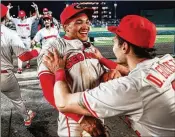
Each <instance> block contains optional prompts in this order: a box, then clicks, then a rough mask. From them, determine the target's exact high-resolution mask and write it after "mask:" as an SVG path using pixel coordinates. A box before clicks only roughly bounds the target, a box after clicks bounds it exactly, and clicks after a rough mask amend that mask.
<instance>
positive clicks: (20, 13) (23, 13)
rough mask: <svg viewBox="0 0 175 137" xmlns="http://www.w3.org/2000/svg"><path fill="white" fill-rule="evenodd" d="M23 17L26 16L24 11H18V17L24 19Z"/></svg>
mask: <svg viewBox="0 0 175 137" xmlns="http://www.w3.org/2000/svg"><path fill="white" fill-rule="evenodd" d="M25 16H26V13H25V11H23V10H20V11H19V12H18V17H20V18H23V17H25Z"/></svg>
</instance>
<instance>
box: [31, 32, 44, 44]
mask: <svg viewBox="0 0 175 137" xmlns="http://www.w3.org/2000/svg"><path fill="white" fill-rule="evenodd" d="M33 39H34V41H36V42H40V40H41V39H42V36H41V30H39V31H38V32H37V33H36V35H35V37H34V38H33Z"/></svg>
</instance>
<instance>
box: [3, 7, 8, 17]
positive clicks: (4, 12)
mask: <svg viewBox="0 0 175 137" xmlns="http://www.w3.org/2000/svg"><path fill="white" fill-rule="evenodd" d="M7 11H8V8H7V7H6V6H5V5H3V4H1V18H3V17H4V16H5V15H6V14H7Z"/></svg>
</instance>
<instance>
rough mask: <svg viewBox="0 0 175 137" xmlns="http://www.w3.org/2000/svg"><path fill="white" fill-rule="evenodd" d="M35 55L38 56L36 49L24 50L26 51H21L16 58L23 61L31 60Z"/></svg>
mask: <svg viewBox="0 0 175 137" xmlns="http://www.w3.org/2000/svg"><path fill="white" fill-rule="evenodd" d="M37 56H38V51H37V50H32V51H26V52H24V53H22V54H21V55H19V56H18V58H19V59H20V60H21V61H23V62H25V61H28V60H31V59H33V58H35V57H37Z"/></svg>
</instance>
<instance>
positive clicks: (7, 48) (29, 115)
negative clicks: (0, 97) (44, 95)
mask: <svg viewBox="0 0 175 137" xmlns="http://www.w3.org/2000/svg"><path fill="white" fill-rule="evenodd" d="M7 10H8V8H7V7H6V6H4V5H3V4H1V92H2V93H3V94H4V95H6V96H7V97H8V98H9V99H10V100H11V102H12V103H13V105H14V106H15V108H16V109H17V110H18V111H19V113H20V115H21V116H22V117H23V119H24V124H25V126H30V125H31V122H32V119H33V118H34V116H35V112H33V111H32V110H27V109H26V107H25V105H24V102H23V101H22V98H21V91H20V89H19V84H18V81H17V79H16V77H15V75H14V73H13V71H12V70H13V69H14V66H13V61H12V55H13V54H15V55H16V56H18V57H19V59H21V60H22V61H27V60H30V59H32V58H34V57H37V56H38V51H37V50H32V51H28V49H27V48H26V47H25V46H24V44H23V42H22V40H21V38H20V37H19V36H18V34H17V33H16V32H15V31H13V30H10V29H9V28H7V27H6V26H5V25H4V24H5V21H6V13H7Z"/></svg>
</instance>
